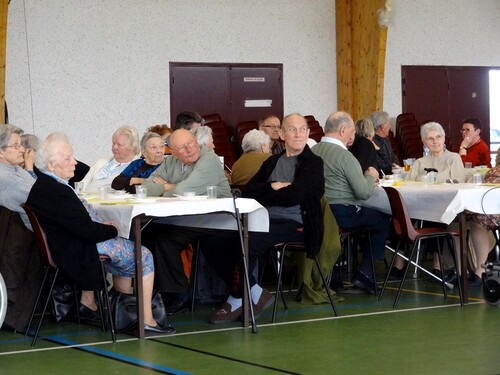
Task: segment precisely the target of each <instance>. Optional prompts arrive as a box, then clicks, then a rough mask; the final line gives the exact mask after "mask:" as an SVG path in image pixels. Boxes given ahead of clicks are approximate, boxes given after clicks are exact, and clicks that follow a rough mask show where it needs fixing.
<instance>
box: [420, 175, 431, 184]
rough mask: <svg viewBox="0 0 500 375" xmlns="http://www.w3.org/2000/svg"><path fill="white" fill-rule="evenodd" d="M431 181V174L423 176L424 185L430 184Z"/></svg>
mask: <svg viewBox="0 0 500 375" xmlns="http://www.w3.org/2000/svg"><path fill="white" fill-rule="evenodd" d="M430 181H431V176H429V175H424V176H422V182H423V183H424V186H429V184H430Z"/></svg>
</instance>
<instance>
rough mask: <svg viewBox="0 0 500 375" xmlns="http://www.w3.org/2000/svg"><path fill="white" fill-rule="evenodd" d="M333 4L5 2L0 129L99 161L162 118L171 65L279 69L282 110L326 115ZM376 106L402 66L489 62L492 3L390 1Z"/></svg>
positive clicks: (393, 107)
mask: <svg viewBox="0 0 500 375" xmlns="http://www.w3.org/2000/svg"><path fill="white" fill-rule="evenodd" d="M334 4H335V3H334V0H304V1H298V0H295V1H289V0H272V1H267V0H253V1H243V0H213V1H209V0H190V1H182V0H140V1H136V0H99V1H97V0H85V1H80V0H44V1H39V0H16V1H12V2H11V3H10V5H9V20H8V22H9V23H8V36H7V38H8V42H7V43H8V44H7V77H6V79H7V83H6V99H7V103H8V106H9V115H10V122H11V123H13V124H15V125H17V126H20V127H21V128H23V129H25V131H26V132H32V133H35V134H37V135H39V136H40V137H44V136H46V135H47V134H48V133H50V132H52V131H56V130H60V131H65V132H67V133H68V134H69V135H70V136H71V138H72V142H73V144H74V146H75V153H76V156H77V157H78V158H79V159H81V160H83V161H85V162H87V163H92V162H93V161H94V160H95V159H97V158H98V157H100V156H105V155H109V154H110V150H109V148H110V136H111V134H112V132H113V130H114V129H116V128H117V127H118V126H120V125H123V124H125V123H129V124H132V125H135V126H136V127H137V128H138V129H139V130H140V131H141V132H142V131H144V130H145V129H146V127H148V126H150V125H152V124H155V123H168V122H169V118H170V113H169V99H170V98H169V84H168V77H169V71H168V63H169V62H170V61H191V62H233V63H282V64H283V67H284V73H283V74H284V99H285V113H289V112H301V113H303V114H314V115H315V116H316V118H317V119H318V120H319V121H320V123H323V122H324V121H325V119H326V116H327V115H328V113H330V112H331V111H334V110H336V102H337V97H336V75H335V69H336V68H335V9H334ZM392 4H393V8H394V11H393V14H392V19H391V23H390V25H389V34H388V43H387V56H386V80H385V95H384V106H385V109H386V110H387V111H389V112H390V113H391V114H394V115H396V114H398V113H399V112H400V111H401V88H400V75H401V65H411V64H436V65H500V49H499V48H498V47H497V44H498V39H499V36H500V23H498V22H497V20H496V18H497V17H498V15H499V14H500V2H499V1H497V0H475V1H471V0H454V1H453V2H450V1H448V0H393V1H392Z"/></svg>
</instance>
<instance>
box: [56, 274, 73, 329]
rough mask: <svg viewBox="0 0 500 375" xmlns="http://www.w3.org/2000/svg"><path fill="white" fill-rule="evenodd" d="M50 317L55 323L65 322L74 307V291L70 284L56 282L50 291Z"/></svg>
mask: <svg viewBox="0 0 500 375" xmlns="http://www.w3.org/2000/svg"><path fill="white" fill-rule="evenodd" d="M50 298H51V299H52V304H51V305H52V316H53V318H54V320H55V321H56V323H59V322H61V321H63V320H65V319H66V318H67V317H68V316H69V315H70V313H71V312H72V310H73V308H74V306H75V301H76V300H75V289H74V286H73V285H72V284H70V283H67V282H63V281H58V282H56V284H55V285H54V289H52V295H51V296H50Z"/></svg>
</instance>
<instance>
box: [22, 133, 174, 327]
mask: <svg viewBox="0 0 500 375" xmlns="http://www.w3.org/2000/svg"><path fill="white" fill-rule="evenodd" d="M75 166H76V160H75V159H74V157H73V148H72V147H71V145H70V144H69V142H68V138H67V137H66V136H65V135H64V134H61V133H55V134H51V135H50V136H49V137H47V139H46V140H45V141H44V142H43V143H42V145H41V147H40V149H39V150H38V152H37V159H36V167H37V168H38V169H39V170H40V173H39V174H38V178H37V180H36V182H35V184H34V185H33V187H32V189H31V192H30V193H29V195H28V199H27V201H26V204H27V205H28V206H29V207H30V208H31V209H32V210H33V211H34V212H35V214H36V215H37V217H38V219H39V221H40V225H41V226H42V228H43V229H44V230H45V232H46V234H47V241H48V243H49V246H50V249H51V251H52V256H53V257H54V260H55V261H56V263H57V265H58V266H59V268H60V269H61V270H62V271H63V273H64V274H66V275H67V276H68V277H69V278H71V280H73V281H74V282H75V283H76V284H77V285H78V286H79V287H80V288H81V289H82V290H83V291H82V296H81V299H80V306H79V310H80V315H81V316H83V317H85V318H88V319H94V318H95V311H96V310H97V305H96V303H95V300H94V294H93V292H92V290H94V289H101V288H102V287H106V286H104V285H102V280H101V275H100V263H99V262H100V261H99V254H106V255H107V256H109V258H110V259H111V261H110V262H107V263H106V269H107V271H108V272H110V273H111V274H112V275H113V286H114V288H115V290H116V291H118V292H121V293H130V292H131V285H132V284H131V279H132V277H134V275H135V256H134V243H133V242H132V241H130V240H126V239H124V238H121V237H117V234H118V231H117V229H116V227H115V226H114V225H112V224H109V223H103V222H102V221H101V220H100V219H99V217H98V215H97V212H95V211H94V210H93V209H92V208H91V207H90V206H89V205H88V204H87V202H86V201H85V200H80V199H79V198H78V196H77V194H76V192H75V191H74V190H73V188H72V187H71V186H70V185H69V184H68V180H69V179H70V178H71V177H73V174H74V172H75ZM142 262H143V265H144V269H143V288H144V305H143V309H144V324H145V326H144V329H145V331H146V332H149V333H151V332H152V333H154V334H169V333H174V332H175V330H174V328H173V327H171V326H165V327H162V326H160V325H159V324H158V323H157V322H156V321H155V320H154V318H153V313H152V309H151V298H152V293H153V282H154V264H153V257H152V255H151V252H150V251H149V250H148V249H147V248H145V247H143V248H142Z"/></svg>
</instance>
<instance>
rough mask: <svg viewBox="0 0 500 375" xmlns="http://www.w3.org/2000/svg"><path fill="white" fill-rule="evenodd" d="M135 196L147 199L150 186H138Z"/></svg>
mask: <svg viewBox="0 0 500 375" xmlns="http://www.w3.org/2000/svg"><path fill="white" fill-rule="evenodd" d="M135 196H136V198H137V199H145V198H146V197H147V196H148V188H147V187H144V186H142V185H139V186H136V187H135Z"/></svg>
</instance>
